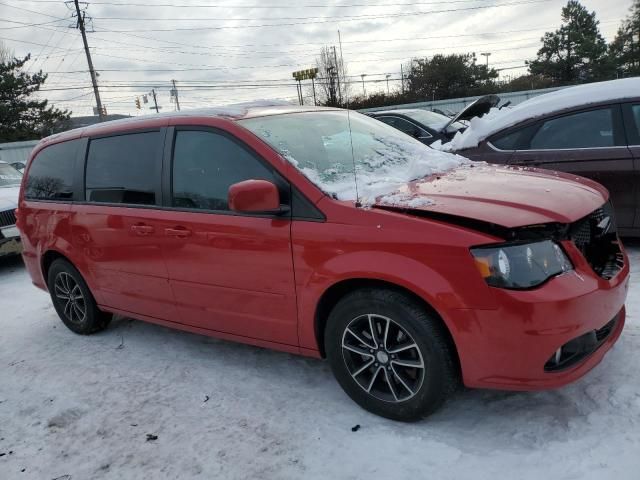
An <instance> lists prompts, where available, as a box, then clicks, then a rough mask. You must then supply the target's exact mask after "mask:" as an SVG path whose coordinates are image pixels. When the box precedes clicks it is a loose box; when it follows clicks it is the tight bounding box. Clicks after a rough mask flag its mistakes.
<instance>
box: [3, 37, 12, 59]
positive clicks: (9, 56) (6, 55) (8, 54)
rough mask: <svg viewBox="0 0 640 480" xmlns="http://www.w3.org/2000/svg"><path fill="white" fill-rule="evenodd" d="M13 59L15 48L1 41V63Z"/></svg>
mask: <svg viewBox="0 0 640 480" xmlns="http://www.w3.org/2000/svg"><path fill="white" fill-rule="evenodd" d="M11 60H13V50H11V49H10V48H9V47H7V46H6V45H5V44H4V43H3V42H2V41H0V63H8V62H9V61H11Z"/></svg>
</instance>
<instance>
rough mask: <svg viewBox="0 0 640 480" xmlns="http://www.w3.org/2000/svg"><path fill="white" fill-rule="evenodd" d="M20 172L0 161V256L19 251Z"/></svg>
mask: <svg viewBox="0 0 640 480" xmlns="http://www.w3.org/2000/svg"><path fill="white" fill-rule="evenodd" d="M21 181H22V173H20V172H19V171H18V170H16V169H15V168H13V167H12V166H11V165H9V164H8V163H5V162H2V161H0V257H4V256H6V255H15V254H18V253H20V251H21V245H20V234H19V233H18V229H17V228H16V208H17V207H18V193H19V192H20V182H21Z"/></svg>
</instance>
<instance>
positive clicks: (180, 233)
mask: <svg viewBox="0 0 640 480" xmlns="http://www.w3.org/2000/svg"><path fill="white" fill-rule="evenodd" d="M164 234H165V235H166V236H168V237H178V238H186V237H189V236H191V230H187V229H186V228H184V227H176V228H165V229H164Z"/></svg>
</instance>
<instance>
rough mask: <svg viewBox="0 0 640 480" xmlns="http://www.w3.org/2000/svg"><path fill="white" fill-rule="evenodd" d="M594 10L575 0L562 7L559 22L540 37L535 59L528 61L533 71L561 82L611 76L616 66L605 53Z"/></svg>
mask: <svg viewBox="0 0 640 480" xmlns="http://www.w3.org/2000/svg"><path fill="white" fill-rule="evenodd" d="M599 23H600V22H599V21H598V20H596V14H595V12H591V13H590V12H589V11H588V10H587V9H586V8H585V7H584V6H582V5H581V4H580V2H578V1H577V0H570V1H569V2H568V3H567V5H566V6H565V7H564V8H563V9H562V25H561V26H560V28H559V29H558V30H556V31H555V32H547V33H545V34H544V37H542V39H541V40H542V48H540V50H538V56H537V58H536V59H535V60H532V61H530V62H527V63H528V65H529V71H530V72H531V74H533V75H541V76H543V77H546V78H550V79H552V80H554V81H556V82H560V83H575V82H588V81H593V80H603V79H607V78H612V77H613V76H614V68H615V66H614V65H613V63H612V62H611V59H610V57H609V56H608V55H607V44H606V42H605V40H604V38H603V37H602V35H601V34H600V30H599V28H598V24H599Z"/></svg>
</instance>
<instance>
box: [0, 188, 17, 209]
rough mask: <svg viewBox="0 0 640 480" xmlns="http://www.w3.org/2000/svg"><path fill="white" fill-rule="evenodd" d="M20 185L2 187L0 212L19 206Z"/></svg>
mask: <svg viewBox="0 0 640 480" xmlns="http://www.w3.org/2000/svg"><path fill="white" fill-rule="evenodd" d="M19 194H20V185H16V186H15V187H0V212H2V211H5V210H11V209H13V208H17V206H18V195H19Z"/></svg>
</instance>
